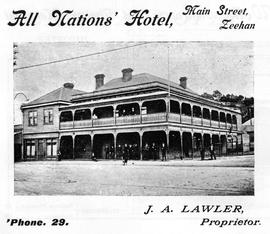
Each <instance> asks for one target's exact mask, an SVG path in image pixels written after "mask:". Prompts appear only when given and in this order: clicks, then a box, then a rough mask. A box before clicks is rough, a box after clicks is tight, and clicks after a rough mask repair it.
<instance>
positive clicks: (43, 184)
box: [14, 155, 254, 196]
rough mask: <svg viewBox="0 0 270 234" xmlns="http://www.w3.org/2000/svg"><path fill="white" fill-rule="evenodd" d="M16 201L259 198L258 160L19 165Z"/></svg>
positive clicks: (227, 159) (234, 158)
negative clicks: (256, 192)
mask: <svg viewBox="0 0 270 234" xmlns="http://www.w3.org/2000/svg"><path fill="white" fill-rule="evenodd" d="M14 165H15V166H14V170H15V173H14V190H15V195H105V196H106V195H116V196H126V195H127V196H129V195H132V196H133V195H136V196H141V195H142V196H151V195H152V196H159V195H161V196H189V195H201V196H203V195H254V156H253V155H248V156H242V155H241V156H240V155H239V156H229V157H221V158H219V157H218V158H217V160H205V161H200V160H199V159H194V160H183V161H181V160H171V161H166V162H162V161H128V165H127V166H123V165H122V162H121V161H98V162H94V161H77V160H76V161H61V162H58V161H35V162H19V163H15V164H14Z"/></svg>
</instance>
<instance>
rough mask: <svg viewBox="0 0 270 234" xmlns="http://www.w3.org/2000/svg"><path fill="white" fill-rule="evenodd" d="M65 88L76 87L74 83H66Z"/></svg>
mask: <svg viewBox="0 0 270 234" xmlns="http://www.w3.org/2000/svg"><path fill="white" fill-rule="evenodd" d="M63 86H64V87H65V88H67V89H73V88H74V84H73V83H69V82H68V83H65V84H64V85H63Z"/></svg>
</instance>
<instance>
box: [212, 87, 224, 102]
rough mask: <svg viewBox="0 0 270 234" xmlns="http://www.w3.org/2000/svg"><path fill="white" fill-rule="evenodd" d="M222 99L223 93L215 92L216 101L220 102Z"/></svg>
mask: <svg viewBox="0 0 270 234" xmlns="http://www.w3.org/2000/svg"><path fill="white" fill-rule="evenodd" d="M221 97H222V93H221V92H220V91H218V90H215V91H213V98H214V100H216V101H220V98H221Z"/></svg>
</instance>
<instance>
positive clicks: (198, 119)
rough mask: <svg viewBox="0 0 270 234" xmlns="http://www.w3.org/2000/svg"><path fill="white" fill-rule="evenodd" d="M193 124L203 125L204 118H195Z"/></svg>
mask: <svg viewBox="0 0 270 234" xmlns="http://www.w3.org/2000/svg"><path fill="white" fill-rule="evenodd" d="M193 124H195V125H202V118H198V117H193Z"/></svg>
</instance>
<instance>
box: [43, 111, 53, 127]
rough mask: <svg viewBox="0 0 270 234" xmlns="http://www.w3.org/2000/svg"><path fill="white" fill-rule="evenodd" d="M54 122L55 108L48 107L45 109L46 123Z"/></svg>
mask: <svg viewBox="0 0 270 234" xmlns="http://www.w3.org/2000/svg"><path fill="white" fill-rule="evenodd" d="M52 123H53V110H52V109H47V110H44V124H52Z"/></svg>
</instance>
